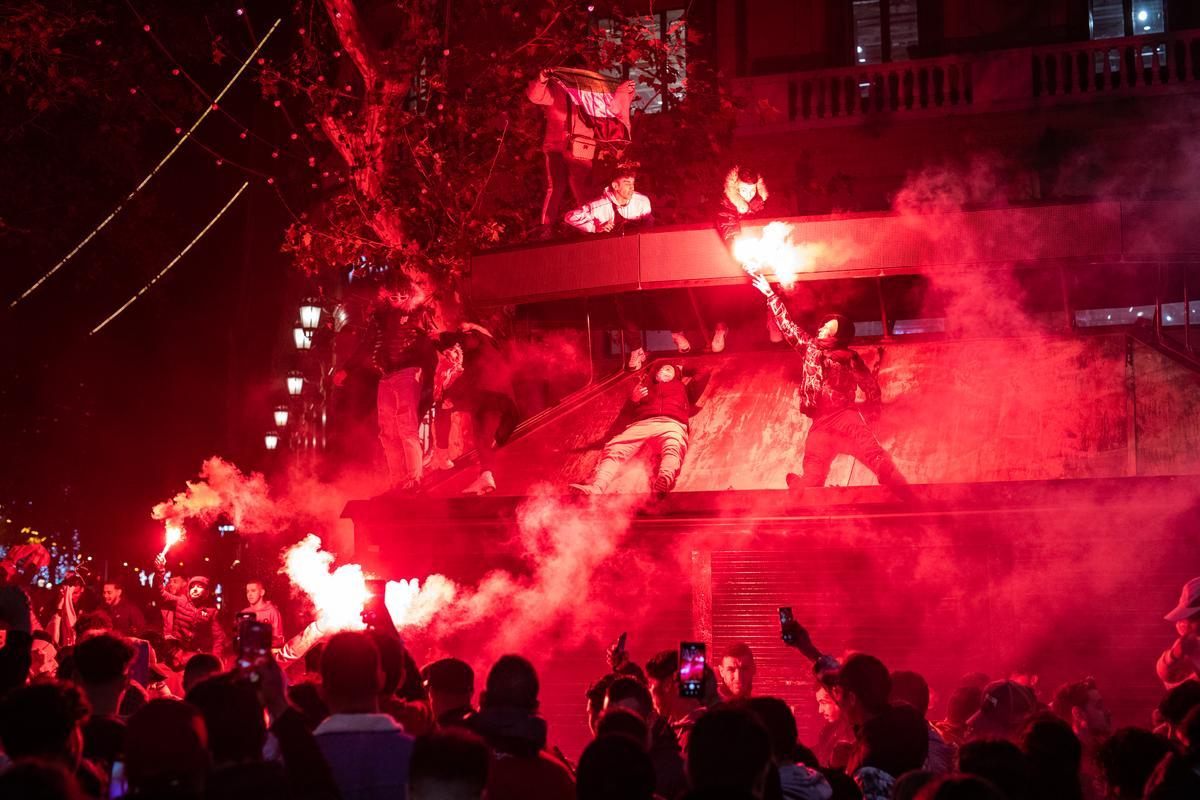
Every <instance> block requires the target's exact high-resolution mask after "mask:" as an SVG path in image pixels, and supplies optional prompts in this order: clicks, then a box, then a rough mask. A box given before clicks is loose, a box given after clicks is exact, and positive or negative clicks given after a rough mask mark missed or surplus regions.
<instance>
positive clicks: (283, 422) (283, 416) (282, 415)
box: [275, 406, 288, 428]
mask: <svg viewBox="0 0 1200 800" xmlns="http://www.w3.org/2000/svg"><path fill="white" fill-rule="evenodd" d="M287 423H288V407H287V406H275V427H276V428H286V427H287Z"/></svg>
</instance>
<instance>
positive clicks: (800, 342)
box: [767, 293, 880, 418]
mask: <svg viewBox="0 0 1200 800" xmlns="http://www.w3.org/2000/svg"><path fill="white" fill-rule="evenodd" d="M767 304H768V306H769V307H770V309H771V313H772V314H774V316H775V321H776V322H777V323H778V324H779V332H780V333H782V334H783V338H784V341H786V342H787V343H788V344H790V345H791V346H792V349H793V350H795V351H796V352H797V353H799V354H800V355H801V357H802V358H803V367H802V372H801V380H800V410H801V411H803V412H804V413H805V414H807V415H808V416H810V417H814V418H815V417H819V416H823V415H826V414H832V413H834V412H836V411H841V410H842V409H844V408H851V407H853V406H854V402H855V395H856V390H857V389H862V390H863V394H864V395H866V404H865V405H866V407H867V409H868V410H869V411H874V410H875V409H877V408H878V407H879V399H880V393H879V384H878V383H876V382H875V376H874V375H872V374H871V371H870V370H869V369H867V365H866V364H864V363H863V360H862V357H861V356H859V355H858V353H856V352H854V351H853V350H851V349H850V348H849V346H848V345H849V343H848V342H845V341H843V340H841V339H837V338H835V339H833V340H832V341H831V342H824V341H822V340H819V339H817V338H816V337H814V336H809V335H808V334H807V333H805V332H804V331H802V330H800V328H799V327H798V326H797V325H796V323H794V322H792V318H791V317H790V316H788V312H787V309H786V308H784V305H783V300H782V299H781V298H780V297H779V295H777V294H773V293H772V294H771V295H770V296H769V297H768V298H767Z"/></svg>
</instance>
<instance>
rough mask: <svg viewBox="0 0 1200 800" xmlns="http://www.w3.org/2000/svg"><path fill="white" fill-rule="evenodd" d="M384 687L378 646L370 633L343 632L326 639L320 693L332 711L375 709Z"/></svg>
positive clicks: (365, 711) (368, 710) (352, 711)
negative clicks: (381, 688) (381, 689)
mask: <svg viewBox="0 0 1200 800" xmlns="http://www.w3.org/2000/svg"><path fill="white" fill-rule="evenodd" d="M381 686H383V669H382V667H381V666H380V663H379V648H377V647H376V646H375V642H374V641H372V639H371V637H370V636H369V635H368V634H366V633H360V632H354V631H342V632H341V633H336V634H334V635H333V636H332V637H331V638H330V639H329V641H328V642H326V644H325V651H324V652H323V653H322V654H321V692H322V695H323V696H324V698H325V702H326V703H327V704H328V705H329V710H330V711H331V712H333V713H334V714H338V713H351V714H353V713H370V712H373V711H375V710H376V709H377V708H378V707H379V690H380V687H381Z"/></svg>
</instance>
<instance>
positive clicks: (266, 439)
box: [263, 431, 279, 450]
mask: <svg viewBox="0 0 1200 800" xmlns="http://www.w3.org/2000/svg"><path fill="white" fill-rule="evenodd" d="M263 444H264V445H266V448H267V449H268V450H274V449H275V448H276V447H279V434H278V433H276V432H275V431H267V433H266V435H265V436H263Z"/></svg>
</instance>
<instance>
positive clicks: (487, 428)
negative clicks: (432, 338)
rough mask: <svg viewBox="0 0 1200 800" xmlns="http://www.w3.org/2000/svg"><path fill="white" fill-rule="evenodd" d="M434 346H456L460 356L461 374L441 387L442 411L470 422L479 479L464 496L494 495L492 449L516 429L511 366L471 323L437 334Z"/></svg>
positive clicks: (482, 330) (488, 335)
mask: <svg viewBox="0 0 1200 800" xmlns="http://www.w3.org/2000/svg"><path fill="white" fill-rule="evenodd" d="M437 345H438V347H439V348H441V349H443V350H448V349H450V348H455V347H457V348H458V349H459V351H460V352H461V356H462V358H461V361H462V372H461V374H459V375H458V376H457V377H455V378H454V379H453V381H452V382H451V383H449V384H448V385H447V386H446V387H445V390H444V393H443V395H442V408H443V410H444V411H447V412H448V411H450V410H451V409H453V410H454V411H460V412H463V413H465V414H469V415H470V417H471V429H472V433H473V434H474V439H475V453H476V454H477V455H478V457H479V477H478V478H476V479H475V481H474V482H473V483H471V485H469V486H468V487H467V488H466V489H463V494H476V495H480V494H490V493H491V492H494V491H495V490H496V476H495V473H494V468H495V465H496V448H497V447H498V446H499V445H502V444H504V442H506V441H507V440H508V437H509V436H510V435H511V434H512V432H513V428H515V427H516V424H517V401H516V394H515V392H514V391H513V384H512V367H511V366H510V365H509V363H508V359H506V358H505V356H504V353H503V351H501V349H500V345H499V344H498V343H497V342H496V339H495V337H493V336H492V333H491V331H489V330H488V329H487V328H485V327H483V326H482V325H477V324H475V323H473V322H464V323H462V325H461V326H460V328H459V330H457V331H448V332H446V333H442V334H439V335H438V343H437Z"/></svg>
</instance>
